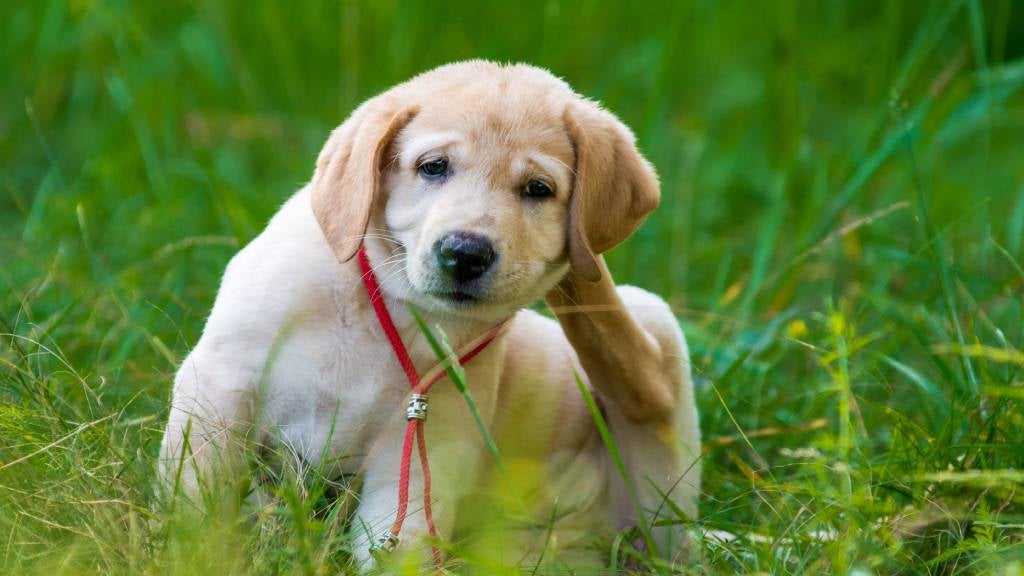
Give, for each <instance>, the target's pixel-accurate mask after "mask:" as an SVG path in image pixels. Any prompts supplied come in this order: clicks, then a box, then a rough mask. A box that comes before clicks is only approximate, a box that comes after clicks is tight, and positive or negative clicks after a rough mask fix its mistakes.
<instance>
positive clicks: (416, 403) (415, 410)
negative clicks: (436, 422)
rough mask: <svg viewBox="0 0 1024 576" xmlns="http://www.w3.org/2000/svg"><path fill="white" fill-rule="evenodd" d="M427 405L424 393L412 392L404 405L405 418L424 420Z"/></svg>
mask: <svg viewBox="0 0 1024 576" xmlns="http://www.w3.org/2000/svg"><path fill="white" fill-rule="evenodd" d="M427 407H428V402H427V395H426V394H412V395H411V396H409V404H407V405H406V407H405V419H406V420H426V419H427Z"/></svg>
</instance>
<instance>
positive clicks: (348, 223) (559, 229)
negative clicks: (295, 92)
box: [161, 61, 700, 563]
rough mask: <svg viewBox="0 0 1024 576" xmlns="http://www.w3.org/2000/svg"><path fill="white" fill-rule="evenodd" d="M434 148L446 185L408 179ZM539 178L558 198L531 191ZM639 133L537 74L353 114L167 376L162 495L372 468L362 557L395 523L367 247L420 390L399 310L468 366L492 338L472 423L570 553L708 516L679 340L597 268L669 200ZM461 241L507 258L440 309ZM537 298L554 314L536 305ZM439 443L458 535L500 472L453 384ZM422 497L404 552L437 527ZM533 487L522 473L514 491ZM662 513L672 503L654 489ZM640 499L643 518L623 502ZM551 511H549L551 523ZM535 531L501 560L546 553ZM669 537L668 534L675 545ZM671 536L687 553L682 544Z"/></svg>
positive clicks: (434, 447)
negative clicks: (480, 239) (251, 448)
mask: <svg viewBox="0 0 1024 576" xmlns="http://www.w3.org/2000/svg"><path fill="white" fill-rule="evenodd" d="M441 156H444V157H446V158H447V159H448V161H449V165H450V167H451V172H450V174H448V175H447V176H446V177H445V178H443V179H428V178H425V177H423V176H422V175H421V174H420V173H419V172H418V167H419V166H420V165H421V164H422V163H423V162H427V161H430V160H431V159H432V158H438V157H441ZM531 179H541V180H542V181H543V182H545V183H546V184H547V185H548V186H549V187H550V188H551V190H552V191H553V196H552V197H549V198H542V199H535V198H527V197H525V196H524V193H523V190H524V187H525V186H526V185H527V182H528V181H530V180H531ZM658 198H659V188H658V181H657V177H656V175H655V173H654V171H653V169H652V168H651V166H650V165H649V164H648V163H647V161H646V160H645V159H644V158H643V157H642V156H641V155H640V153H639V152H638V151H637V149H636V146H635V144H634V140H633V136H632V134H631V133H630V131H629V130H628V129H627V128H626V127H625V126H624V125H623V124H622V123H621V122H619V121H618V120H617V119H616V118H615V117H614V116H613V115H612V114H610V113H608V112H606V111H604V110H603V109H601V108H600V107H599V106H598V105H596V104H594V103H593V102H591V101H588V100H586V99H584V98H582V97H580V96H579V95H577V94H576V93H574V92H573V91H572V90H571V89H570V88H569V86H568V85H567V84H565V83H564V82H562V81H561V80H559V79H557V78H555V77H554V76H552V75H551V74H549V73H548V72H546V71H544V70H541V69H538V68H534V67H531V66H525V65H509V66H503V65H497V64H493V63H489V62H482V61H472V62H464V63H458V64H452V65H448V66H444V67H441V68H438V69H436V70H433V71H430V72H427V73H425V74H422V75H420V76H417V77H415V78H413V79H412V80H410V81H408V82H406V83H403V84H401V85H398V86H396V87H394V88H392V89H391V90H388V91H387V92H385V93H383V94H381V95H380V96H377V97H376V98H373V99H371V100H369V101H367V102H366V103H364V104H363V105H362V106H360V107H359V108H358V109H357V110H356V111H355V112H353V113H352V115H351V116H350V117H349V118H348V120H346V121H345V123H343V124H342V125H341V126H340V127H339V128H338V129H336V130H335V131H334V132H333V133H332V134H331V137H330V139H329V140H328V142H327V144H326V145H325V146H324V149H323V151H322V152H321V154H320V157H319V159H318V161H317V166H316V171H315V174H314V177H313V180H312V182H311V183H310V184H309V185H307V186H306V187H304V188H303V189H302V190H300V191H299V192H298V193H296V194H295V195H294V196H293V197H292V198H291V199H290V200H289V201H288V202H287V203H286V204H285V205H284V207H283V208H282V209H281V210H280V211H279V212H278V214H277V215H275V216H274V218H273V219H272V220H271V221H270V224H269V225H268V226H267V228H266V230H265V231H264V232H263V233H262V234H260V235H259V236H258V237H257V238H256V239H255V240H253V241H252V242H251V243H250V244H249V245H248V246H246V247H245V248H244V249H243V250H242V251H241V252H239V253H238V255H236V256H235V257H234V258H233V259H232V261H231V263H230V264H229V265H228V267H227V271H226V272H225V274H224V279H223V282H222V284H221V287H220V292H219V294H218V296H217V301H216V303H215V305H214V307H213V311H212V313H211V314H210V317H209V320H208V321H207V324H206V328H205V330H204V332H203V335H202V338H201V339H200V341H199V343H198V344H197V345H196V347H195V349H194V350H193V351H192V353H191V354H189V356H188V358H186V360H185V362H184V363H183V365H182V366H181V369H180V370H179V372H178V374H177V378H176V380H175V385H174V399H173V403H172V408H171V413H170V419H169V422H168V425H167V431H166V434H165V437H164V441H163V447H162V455H161V466H162V474H163V477H164V478H165V479H166V481H167V482H174V483H176V484H179V485H180V486H183V487H184V491H185V492H187V493H190V494H193V495H195V494H198V493H199V492H200V491H201V487H202V486H204V485H221V486H222V485H224V484H225V483H228V482H229V481H241V482H243V483H247V482H248V480H247V478H248V476H247V473H246V472H247V471H246V470H245V469H244V468H245V466H246V464H245V463H244V462H245V460H244V458H242V457H241V456H240V455H241V453H242V448H243V447H244V445H246V444H249V445H253V444H258V445H261V446H270V447H278V448H284V449H285V450H286V451H287V452H288V453H290V454H292V455H293V459H294V463H295V465H297V466H307V467H308V466H319V467H322V469H323V470H325V471H326V473H327V474H328V475H330V476H341V475H347V474H357V473H358V474H362V475H363V483H362V491H361V493H360V497H359V503H358V508H357V510H356V514H355V519H354V521H353V522H352V527H351V529H352V531H353V533H354V534H353V540H354V543H355V546H356V557H357V558H358V559H359V560H360V561H362V562H367V561H369V559H370V554H369V544H370V539H371V538H372V537H373V536H375V535H377V534H379V533H380V532H381V531H383V530H384V529H386V528H387V527H388V526H390V524H391V522H392V521H393V520H394V515H395V509H396V504H397V503H396V494H397V488H396V485H397V481H398V473H399V460H400V451H401V444H402V435H403V434H402V433H403V430H404V428H405V420H404V408H405V398H406V395H407V394H408V392H409V384H408V382H407V381H406V379H405V377H404V375H403V374H402V372H401V370H400V368H399V366H398V364H397V362H396V361H395V359H394V356H393V352H392V350H391V347H390V346H389V344H388V341H387V340H386V338H385V336H384V334H383V333H382V331H381V329H380V327H379V326H378V324H377V320H376V318H375V317H374V313H373V310H372V308H371V307H370V304H369V301H368V298H367V294H366V292H365V290H364V287H363V284H362V282H361V280H360V272H359V268H358V266H357V265H356V263H355V261H354V259H353V256H354V255H355V254H356V253H357V251H358V250H359V248H360V246H365V248H366V250H367V253H368V255H369V258H370V261H371V262H372V263H373V265H374V268H375V269H376V274H377V275H378V277H379V279H380V282H381V285H382V288H383V292H384V295H385V300H386V302H387V305H388V308H389V309H390V310H391V313H392V314H393V315H394V319H395V322H396V324H397V326H398V327H399V329H400V332H401V335H402V338H403V340H404V342H405V343H406V345H407V346H408V347H409V351H410V354H411V355H412V358H413V359H414V361H415V363H416V366H417V368H418V369H419V370H420V373H421V374H425V373H427V372H428V370H430V369H431V368H432V367H435V365H436V364H437V362H436V358H435V356H434V354H433V353H432V352H431V350H430V349H429V347H428V346H427V344H426V342H425V339H424V337H423V336H422V334H420V333H419V330H418V329H417V327H416V325H415V322H414V320H413V318H412V316H411V315H410V313H409V311H408V309H407V306H409V305H411V306H412V307H414V308H415V309H417V310H418V311H419V312H420V313H421V314H422V316H423V317H424V319H425V320H426V321H427V324H428V325H429V326H431V327H434V328H440V329H441V330H442V331H443V332H444V334H445V335H446V336H447V338H448V339H449V341H450V343H451V345H452V346H453V348H454V349H455V350H459V349H460V348H464V347H465V346H466V345H467V344H469V343H470V342H471V341H472V340H474V339H475V338H477V337H478V336H479V335H480V334H482V333H483V332H485V331H486V330H487V329H488V328H489V327H491V326H492V325H493V324H494V323H495V322H497V321H500V320H502V319H504V318H507V317H510V316H511V317H512V320H511V321H510V322H509V323H508V325H507V327H506V328H505V329H504V330H503V333H502V335H501V336H499V337H498V339H497V340H496V341H495V342H493V344H492V345H491V346H490V347H488V348H487V349H486V350H485V351H484V352H483V353H482V354H481V355H480V356H478V357H477V358H476V359H474V360H473V361H472V362H471V363H470V364H468V365H467V366H466V380H467V382H468V383H469V386H470V390H471V392H472V395H473V398H474V400H475V402H476V405H477V406H478V408H479V410H480V412H481V414H482V416H483V420H484V422H485V423H486V425H487V426H489V427H490V430H491V432H492V434H494V435H495V436H496V437H497V438H498V441H499V445H500V449H501V450H502V454H503V457H504V459H505V460H506V461H507V462H508V463H509V468H510V469H511V470H512V471H511V473H510V475H511V476H512V477H513V478H518V479H520V481H516V480H513V483H516V482H518V484H517V486H515V487H509V486H507V485H506V484H505V481H498V484H499V485H500V486H502V487H503V489H505V490H511V491H513V492H517V497H518V498H522V499H525V501H526V505H527V506H528V508H529V511H530V513H532V514H535V515H536V516H535V519H536V520H537V522H538V523H539V524H540V525H545V524H547V523H548V522H549V520H550V519H551V518H554V519H555V520H554V525H553V527H552V529H553V533H554V537H555V538H556V539H557V542H558V546H559V548H560V549H562V550H568V551H569V553H574V554H576V555H577V557H578V558H579V559H580V560H581V561H586V562H589V563H597V562H598V560H599V559H598V558H584V556H586V555H587V554H588V553H589V552H588V550H587V549H586V545H587V544H588V543H590V541H591V540H592V537H593V536H594V535H600V534H610V533H612V532H613V531H614V530H616V529H620V528H623V527H626V526H628V525H631V524H635V523H637V522H638V521H639V519H638V518H637V517H636V510H637V509H638V508H637V505H638V506H639V507H640V509H642V510H644V513H645V514H646V515H647V517H646V518H645V521H646V522H651V521H652V520H653V518H654V515H655V514H660V516H661V517H662V518H665V517H672V516H673V513H672V509H673V508H676V509H681V510H683V511H684V512H685V513H686V514H688V515H690V516H694V515H696V499H697V498H696V497H697V493H698V483H699V477H700V467H699V461H698V455H699V445H700V443H699V431H698V428H697V413H696V409H695V406H694V400H693V390H692V386H691V380H690V370H689V365H688V362H689V359H688V353H687V348H686V343H685V341H684V339H683V335H682V333H681V331H680V330H679V328H678V325H677V323H676V320H675V318H674V317H673V315H672V313H671V311H670V309H669V307H668V306H667V305H666V304H665V303H664V302H663V301H662V300H661V299H659V298H658V297H656V296H654V295H652V294H650V293H647V292H645V291H643V290H640V289H638V288H631V287H619V288H616V287H615V286H614V284H613V282H612V279H611V276H610V275H609V273H608V270H607V268H606V267H605V265H604V261H603V258H602V257H601V256H600V254H601V252H603V251H606V250H608V249H610V248H612V247H613V246H615V245H616V244H618V243H620V242H622V241H623V240H624V239H625V238H626V237H627V236H629V235H630V234H631V233H632V232H633V231H634V230H635V229H636V228H637V227H638V226H639V225H640V223H641V222H642V221H643V219H644V218H645V216H646V215H647V214H648V213H649V212H650V211H651V210H653V209H654V207H655V206H656V205H657V203H658ZM451 231H461V232H472V233H475V234H479V235H482V236H485V237H487V238H489V239H490V240H491V241H492V242H493V244H494V247H495V252H496V253H497V254H498V259H497V262H496V263H495V265H494V267H493V269H492V270H490V271H489V272H488V273H487V274H486V275H485V276H484V277H483V278H482V279H481V280H480V282H479V283H478V284H476V285H475V286H474V288H473V289H474V290H475V291H474V293H473V295H474V296H475V299H473V300H472V301H469V302H465V301H455V300H453V299H451V298H450V297H448V296H447V295H446V293H445V289H446V288H445V285H444V283H443V281H442V280H441V279H440V275H439V273H438V271H437V269H436V268H437V266H436V264H435V258H434V257H433V256H432V252H431V249H432V246H433V245H434V244H435V242H436V241H437V239H438V238H440V237H441V236H442V235H444V234H445V233H448V232H451ZM542 297H546V299H547V302H548V305H549V306H551V308H552V309H553V310H554V312H555V314H556V315H557V317H558V321H559V322H555V321H554V320H551V319H548V318H545V317H543V316H541V315H539V314H536V313H534V312H531V311H526V310H523V307H525V306H527V305H529V304H530V303H531V302H534V301H536V300H538V299H539V298H542ZM574 371H576V372H579V374H580V375H581V377H582V378H583V379H584V381H585V382H586V383H587V384H588V386H590V387H592V390H593V391H594V393H595V396H596V397H597V399H598V401H599V403H600V404H601V406H602V411H603V413H604V416H605V418H606V419H607V421H608V423H609V426H610V430H611V432H612V435H613V437H614V441H615V444H616V445H617V448H618V451H619V452H620V453H621V454H622V457H623V460H624V464H625V467H626V470H627V473H628V477H629V479H630V482H629V483H628V484H627V483H626V482H624V481H623V480H622V478H621V475H620V474H619V472H618V471H617V469H616V466H615V463H614V462H613V460H612V458H611V457H610V456H609V451H608V449H607V448H606V447H605V446H604V444H603V443H602V441H601V439H600V437H599V434H598V429H597V427H596V425H595V423H594V420H593V417H592V415H591V413H590V412H589V411H588V409H587V406H586V404H585V403H584V400H583V397H582V396H581V394H580V391H579V389H578V387H577V384H576V381H575V379H574ZM430 414H431V415H430V419H429V420H428V422H427V424H426V431H427V432H426V433H427V440H428V446H429V451H430V463H431V469H432V472H433V477H434V488H433V496H434V499H435V501H436V504H435V505H434V514H435V517H436V519H437V523H438V529H439V532H440V534H441V536H442V537H443V538H445V539H449V538H453V537H455V538H457V537H459V535H460V534H467V533H468V532H467V530H468V528H467V525H469V524H472V522H471V521H469V520H468V518H469V517H470V516H471V514H466V513H465V512H466V509H465V507H463V509H462V510H461V511H460V510H459V503H460V500H463V501H464V498H465V497H467V496H470V495H472V494H474V493H476V492H479V491H480V490H481V487H482V485H484V484H485V483H486V478H488V477H489V474H488V471H487V466H488V465H489V463H490V462H491V458H490V457H489V456H488V455H487V452H486V450H485V449H484V446H483V442H482V438H481V434H480V433H479V432H478V431H477V429H476V428H475V426H474V423H473V421H472V419H471V416H470V413H469V411H468V410H467V407H466V404H465V401H464V399H463V398H462V397H461V396H460V394H459V393H458V392H457V391H456V389H455V387H454V386H453V385H451V384H450V383H449V382H447V381H441V382H440V383H439V384H438V385H437V386H435V387H434V391H433V392H432V393H431V408H430ZM419 474H420V472H419V469H418V467H416V466H414V467H413V479H412V487H413V494H412V497H411V501H412V502H413V503H414V505H413V506H411V507H410V516H409V517H408V519H407V521H406V524H405V527H404V529H403V532H402V546H403V547H405V549H407V550H415V549H417V544H418V543H419V544H421V543H422V539H423V536H424V534H425V523H424V517H423V514H422V512H421V510H420V509H419V507H417V506H416V505H415V503H416V502H418V501H419V495H418V494H417V493H416V490H418V489H419V486H420V480H421V479H420V476H419ZM523 478H528V479H529V481H521V480H522V479H523ZM665 495H668V498H669V499H670V500H671V501H672V505H669V504H666V503H665V502H664V501H663V500H664V496H665ZM634 496H635V499H636V500H638V502H636V501H634ZM553 506H556V507H557V509H556V510H555V513H554V514H552V507H553ZM542 532H543V533H541V534H538V533H537V531H530V530H528V529H522V531H521V533H519V534H514V535H513V534H511V533H510V534H509V535H507V537H503V538H502V542H504V543H505V545H507V546H508V547H509V556H508V557H507V558H508V559H509V561H510V562H512V561H514V560H512V559H516V560H518V559H519V558H521V557H522V555H523V554H526V555H527V556H529V554H530V553H531V551H532V552H533V554H534V555H535V556H536V554H537V553H538V552H539V550H540V548H542V547H543V546H544V543H543V542H538V541H539V540H546V541H548V542H550V541H552V540H551V535H550V534H548V532H547V529H546V528H545V529H544V530H543V531H542ZM671 532H673V530H671V529H668V528H662V529H658V530H656V534H655V536H656V537H657V538H656V542H657V543H658V545H659V546H661V547H662V550H661V551H662V552H665V551H667V550H666V548H667V547H669V546H671V544H667V542H668V541H669V540H672V539H673V538H674V536H673V535H672V534H670V533H671ZM675 542H676V543H678V539H675Z"/></svg>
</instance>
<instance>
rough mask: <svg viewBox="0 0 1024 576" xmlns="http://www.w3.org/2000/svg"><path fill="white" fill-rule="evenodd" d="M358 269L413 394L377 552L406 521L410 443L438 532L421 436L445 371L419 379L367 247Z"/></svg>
mask: <svg viewBox="0 0 1024 576" xmlns="http://www.w3.org/2000/svg"><path fill="white" fill-rule="evenodd" d="M359 269H360V270H361V271H362V273H363V274H362V278H363V285H364V286H366V294H367V296H369V298H370V304H371V305H372V306H373V311H374V312H375V313H376V314H377V321H378V322H379V323H380V327H381V329H383V330H384V335H385V336H387V337H388V342H390V343H391V350H392V351H394V353H395V357H396V358H397V359H398V363H399V364H401V365H402V370H403V371H404V372H405V377H406V378H407V379H408V380H409V386H410V387H411V388H412V394H411V395H410V396H409V404H408V405H407V407H406V409H405V417H406V420H408V425H407V426H406V428H405V440H404V441H403V443H402V463H401V468H400V469H399V476H398V512H397V514H396V515H395V522H394V524H392V525H391V529H390V530H388V531H386V532H384V533H383V534H381V535H379V536H378V537H377V538H376V539H375V541H374V542H373V546H374V548H375V549H378V550H385V551H388V550H391V549H394V547H395V546H396V545H397V544H398V535H399V533H400V532H401V531H402V524H403V523H404V522H405V517H406V513H407V511H408V508H409V466H410V464H411V461H412V443H413V440H416V444H417V447H418V451H419V457H420V468H421V469H422V470H423V513H424V515H425V516H426V520H427V529H428V531H429V532H430V536H431V538H432V539H433V540H434V541H435V542H436V541H437V530H436V528H435V527H434V516H433V513H432V512H431V509H430V462H429V461H428V459H427V441H426V436H424V433H423V429H424V422H425V421H426V419H427V393H428V392H430V387H431V386H433V385H434V383H435V382H437V381H438V380H440V379H441V378H442V377H443V376H444V375H445V372H444V371H443V370H439V371H437V373H436V374H434V375H433V376H431V377H430V378H428V379H426V380H421V379H420V376H419V373H417V372H416V366H415V365H414V364H413V362H412V358H411V357H410V356H409V351H408V349H406V347H405V343H404V342H402V336H401V335H400V334H399V333H398V328H396V327H395V322H394V320H392V319H391V313H390V312H388V307H387V304H385V302H384V295H383V293H382V292H381V289H380V285H379V284H378V283H377V276H376V275H375V274H374V273H373V268H372V267H371V266H370V260H369V258H367V256H366V248H360V249H359ZM504 324H505V323H504V322H502V323H499V324H497V325H495V326H494V327H493V328H491V329H490V330H488V331H487V332H486V333H484V335H483V336H481V337H480V338H478V339H477V342H476V345H475V346H473V348H471V349H470V350H469V351H468V352H466V353H465V354H463V355H462V356H460V357H459V364H460V365H463V366H465V365H466V364H467V363H468V362H469V361H470V360H472V359H473V358H474V357H475V356H476V355H477V354H479V353H480V352H482V351H483V350H484V349H485V348H487V346H488V345H489V344H490V343H491V342H493V341H494V339H495V338H496V337H497V336H498V333H499V332H500V331H501V328H502V326H504ZM432 554H433V557H434V562H435V564H436V565H438V566H440V564H441V552H440V550H438V549H437V546H432Z"/></svg>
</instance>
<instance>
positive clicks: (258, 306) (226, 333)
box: [203, 187, 352, 345]
mask: <svg viewBox="0 0 1024 576" xmlns="http://www.w3.org/2000/svg"><path fill="white" fill-rule="evenodd" d="M346 272H347V271H346V270H345V269H344V268H343V266H342V265H341V264H339V263H338V261H337V260H336V259H335V258H334V254H333V253H332V252H331V250H330V248H329V247H328V246H327V243H326V241H325V240H324V237H323V234H322V233H321V232H320V228H319V226H318V224H317V222H316V219H315V217H314V216H313V210H312V208H311V206H310V198H309V190H308V187H307V188H303V189H302V190H300V191H298V192H297V193H296V194H294V195H293V196H292V197H291V198H290V199H289V200H288V201H287V202H285V204H284V205H283V206H282V207H281V209H280V210H278V212H277V213H276V214H275V215H274V216H273V217H272V218H271V220H270V222H269V223H268V224H267V227H266V228H265V229H264V230H263V231H262V232H261V233H260V234H259V235H258V236H257V237H256V238H254V239H253V240H252V241H251V242H249V243H248V244H247V245H246V246H245V247H244V248H242V249H241V250H240V251H239V252H238V253H237V254H235V256H234V257H233V258H232V259H231V261H230V262H229V263H228V266H227V269H226V270H225V272H224V276H223V278H222V279H221V284H220V289H219V290H218V293H217V299H216V302H215V303H214V306H213V310H212V311H211V313H210V317H209V319H208V320H207V324H206V328H205V329H204V331H203V340H210V339H214V340H218V339H232V340H238V339H239V338H240V337H241V339H243V340H249V342H247V344H249V345H256V344H259V343H261V342H264V341H266V342H267V343H269V342H271V341H272V340H273V339H274V338H276V337H277V335H279V334H280V333H281V331H282V330H284V329H286V328H287V327H288V326H289V325H291V324H295V323H298V322H301V321H302V319H303V318H304V317H306V316H309V315H322V314H323V311H324V310H325V309H330V308H331V307H333V306H334V305H335V303H336V302H337V301H338V295H337V294H336V292H337V291H338V290H339V289H344V288H345V287H346V286H349V285H351V284H352V282H351V279H348V281H343V280H345V278H346V277H347V276H349V275H351V274H346Z"/></svg>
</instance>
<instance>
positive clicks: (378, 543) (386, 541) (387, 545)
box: [370, 530, 398, 554]
mask: <svg viewBox="0 0 1024 576" xmlns="http://www.w3.org/2000/svg"><path fill="white" fill-rule="evenodd" d="M397 547H398V536H395V535H394V534H392V533H391V530H388V531H386V532H381V533H380V534H379V535H377V537H376V538H374V539H373V542H372V543H370V552H371V553H374V554H376V553H379V552H384V553H390V552H394V551H395V548H397Z"/></svg>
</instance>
